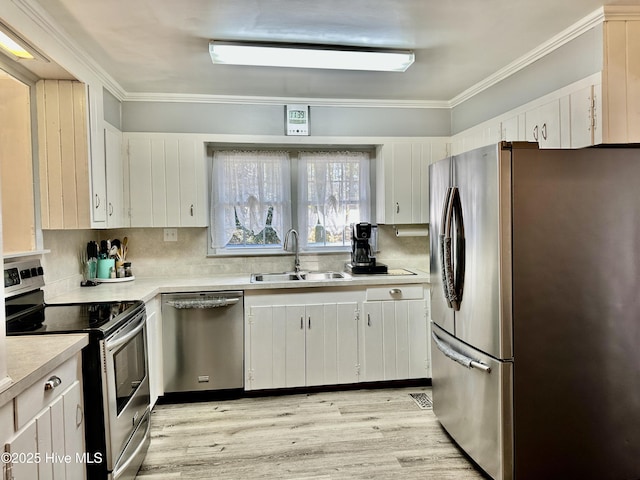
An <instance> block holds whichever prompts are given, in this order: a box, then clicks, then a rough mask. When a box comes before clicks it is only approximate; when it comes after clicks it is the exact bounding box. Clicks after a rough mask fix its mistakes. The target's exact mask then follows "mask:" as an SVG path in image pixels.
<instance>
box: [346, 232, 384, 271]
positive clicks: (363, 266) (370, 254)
mask: <svg viewBox="0 0 640 480" xmlns="http://www.w3.org/2000/svg"><path fill="white" fill-rule="evenodd" d="M375 228H377V227H375ZM372 230H373V226H372V225H371V224H370V223H366V222H360V223H352V224H351V262H350V263H347V265H346V269H347V271H348V272H351V273H356V274H358V273H364V274H370V273H387V266H386V265H384V264H382V263H376V257H375V252H374V251H373V249H372V248H371V232H372Z"/></svg>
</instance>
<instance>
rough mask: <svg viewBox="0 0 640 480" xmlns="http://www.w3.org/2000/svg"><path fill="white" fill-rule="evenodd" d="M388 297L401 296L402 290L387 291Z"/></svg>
mask: <svg viewBox="0 0 640 480" xmlns="http://www.w3.org/2000/svg"><path fill="white" fill-rule="evenodd" d="M389 295H402V290H400V289H399V288H392V289H391V290H389Z"/></svg>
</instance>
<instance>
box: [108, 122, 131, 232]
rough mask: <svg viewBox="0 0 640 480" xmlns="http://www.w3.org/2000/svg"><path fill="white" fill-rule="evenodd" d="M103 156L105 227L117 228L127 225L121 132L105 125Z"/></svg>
mask: <svg viewBox="0 0 640 480" xmlns="http://www.w3.org/2000/svg"><path fill="white" fill-rule="evenodd" d="M104 155H105V164H106V172H105V176H106V191H107V195H106V201H107V227H109V228H118V227H126V226H128V225H129V218H128V215H126V208H125V197H124V191H125V179H124V163H123V152H122V132H121V131H120V130H118V129H117V128H115V127H113V126H111V125H109V124H108V123H105V127H104Z"/></svg>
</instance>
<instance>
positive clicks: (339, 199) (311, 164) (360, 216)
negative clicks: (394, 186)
mask: <svg viewBox="0 0 640 480" xmlns="http://www.w3.org/2000/svg"><path fill="white" fill-rule="evenodd" d="M369 162H370V160H369V154H368V153H367V152H301V153H300V156H299V165H298V167H299V168H298V188H299V192H298V226H299V228H300V243H301V245H304V246H308V245H317V246H341V245H348V244H349V242H350V237H349V231H348V228H349V225H350V224H351V223H357V222H369V221H370V216H371V211H370V204H371V198H370V197H371V194H370V186H369V184H370V181H369Z"/></svg>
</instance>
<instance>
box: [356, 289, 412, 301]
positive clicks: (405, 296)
mask: <svg viewBox="0 0 640 480" xmlns="http://www.w3.org/2000/svg"><path fill="white" fill-rule="evenodd" d="M421 298H424V286H423V285H386V286H384V287H369V288H367V301H371V300H419V299H421Z"/></svg>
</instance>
